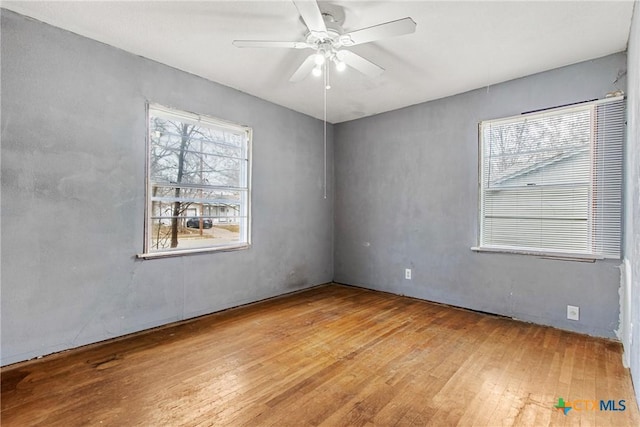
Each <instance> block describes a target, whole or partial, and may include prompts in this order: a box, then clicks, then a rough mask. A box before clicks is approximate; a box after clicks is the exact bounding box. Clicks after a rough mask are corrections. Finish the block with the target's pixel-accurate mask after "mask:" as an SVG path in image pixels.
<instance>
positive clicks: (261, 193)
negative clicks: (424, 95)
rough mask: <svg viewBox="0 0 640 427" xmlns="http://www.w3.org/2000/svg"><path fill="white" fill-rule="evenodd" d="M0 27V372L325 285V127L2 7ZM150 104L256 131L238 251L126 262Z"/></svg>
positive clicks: (328, 261) (139, 221)
mask: <svg viewBox="0 0 640 427" xmlns="http://www.w3.org/2000/svg"><path fill="white" fill-rule="evenodd" d="M1 30H2V34H1V36H2V47H1V49H2V51H1V53H2V57H1V60H2V70H1V71H2V87H1V90H2V100H1V102H2V104H1V108H2V364H8V363H13V362H16V361H20V360H24V359H29V358H32V357H35V356H39V355H43V354H48V353H51V352H55V351H59V350H63V349H68V348H71V347H76V346H79V345H82V344H86V343H90V342H95V341H99V340H104V339H107V338H111V337H114V336H119V335H123V334H126V333H129V332H134V331H138V330H141V329H145V328H149V327H153V326H156V325H161V324H165V323H168V322H172V321H176V320H180V319H185V318H189V317H193V316H197V315H201V314H204V313H210V312H213V311H216V310H220V309H224V308H227V307H231V306H236V305H239V304H243V303H247V302H251V301H255V300H259V299H263V298H266V297H270V296H273V295H278V294H282V293H285V292H289V291H294V290H297V289H301V288H305V287H308V286H310V285H315V284H319V283H324V282H327V281H330V280H331V279H332V275H333V265H332V261H333V257H332V251H333V247H332V235H333V231H332V227H333V207H332V203H333V202H332V197H329V198H328V199H326V200H325V199H323V191H322V177H323V139H322V135H323V132H322V129H323V126H322V122H320V121H318V120H315V119H313V118H310V117H308V116H305V115H302V114H299V113H296V112H293V111H291V110H287V109H285V108H282V107H279V106H277V105H274V104H270V103H268V102H266V101H263V100H260V99H257V98H254V97H251V96H249V95H246V94H244V93H241V92H238V91H235V90H233V89H230V88H227V87H224V86H221V85H218V84H216V83H212V82H210V81H207V80H204V79H201V78H198V77H196V76H193V75H190V74H187V73H184V72H181V71H178V70H175V69H173V68H170V67H167V66H164V65H161V64H158V63H155V62H153V61H149V60H146V59H143V58H140V57H137V56H135V55H131V54H128V53H126V52H123V51H121V50H118V49H114V48H112V47H110V46H106V45H104V44H101V43H98V42H95V41H92V40H89V39H86V38H83V37H79V36H77V35H74V34H72V33H69V32H66V31H62V30H60V29H56V28H54V27H51V26H48V25H45V24H42V23H39V22H36V21H34V20H31V19H27V18H24V17H22V16H20V15H17V14H14V13H12V12H8V11H6V10H3V11H2V26H1ZM147 100H149V101H152V102H157V103H160V104H164V105H168V106H172V107H176V108H180V109H185V110H188V111H195V112H199V113H202V114H209V115H212V116H215V117H219V118H222V119H225V120H229V121H233V122H236V123H241V124H246V125H249V126H251V127H253V130H254V133H253V136H254V139H253V205H252V207H253V239H252V240H253V247H252V248H251V249H249V250H245V251H237V252H227V253H215V254H200V255H191V256H184V257H176V258H166V259H154V260H148V261H141V260H137V259H136V258H135V255H136V254H137V253H140V252H142V244H143V222H144V204H145V199H144V183H145V175H144V173H145V172H144V168H145V132H146V124H145V101H147ZM329 130H330V131H331V130H332V129H331V128H330V129H329ZM329 140H330V142H331V135H330V138H329ZM331 148H332V145H331V144H330V145H329V149H330V151H329V155H330V158H331V156H332V152H331ZM329 165H330V166H331V163H329ZM332 175H333V172H332V171H331V170H330V171H329V176H330V177H331V176H332ZM329 184H330V185H331V181H330V183H329ZM329 190H330V191H329V194H330V195H331V196H332V188H330V189H329Z"/></svg>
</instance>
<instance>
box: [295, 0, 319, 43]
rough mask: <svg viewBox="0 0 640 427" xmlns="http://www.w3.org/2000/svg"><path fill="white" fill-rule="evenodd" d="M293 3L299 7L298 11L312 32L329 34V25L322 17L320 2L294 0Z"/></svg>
mask: <svg viewBox="0 0 640 427" xmlns="http://www.w3.org/2000/svg"><path fill="white" fill-rule="evenodd" d="M293 4H295V5H296V8H298V13H299V14H300V16H301V17H302V20H303V21H304V23H305V24H306V26H307V28H309V31H311V33H312V34H314V35H315V34H318V33H319V34H321V35H325V34H327V26H326V25H325V23H324V19H322V13H321V12H320V8H319V7H318V3H316V2H315V1H309V0H293Z"/></svg>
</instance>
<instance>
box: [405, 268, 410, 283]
mask: <svg viewBox="0 0 640 427" xmlns="http://www.w3.org/2000/svg"><path fill="white" fill-rule="evenodd" d="M404 278H405V279H407V280H411V269H410V268H405V269H404Z"/></svg>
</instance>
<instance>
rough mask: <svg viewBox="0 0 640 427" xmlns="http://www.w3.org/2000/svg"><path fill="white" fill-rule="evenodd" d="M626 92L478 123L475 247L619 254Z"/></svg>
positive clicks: (570, 253) (568, 253)
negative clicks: (478, 194)
mask: <svg viewBox="0 0 640 427" xmlns="http://www.w3.org/2000/svg"><path fill="white" fill-rule="evenodd" d="M624 106H625V103H624V98H622V97H617V98H609V99H605V100H602V101H595V102H590V103H583V104H579V105H575V106H571V107H562V108H555V109H552V110H546V111H544V112H536V113H529V114H523V115H521V116H517V117H511V118H505V119H497V120H489V121H484V122H482V123H480V242H479V243H480V247H479V248H474V249H478V250H483V249H485V250H499V251H514V252H532V253H544V254H549V255H554V254H560V255H577V256H581V255H583V256H586V257H594V258H602V257H605V258H619V257H620V236H621V212H622V153H623V143H624V134H625V128H624V127H625V112H624Z"/></svg>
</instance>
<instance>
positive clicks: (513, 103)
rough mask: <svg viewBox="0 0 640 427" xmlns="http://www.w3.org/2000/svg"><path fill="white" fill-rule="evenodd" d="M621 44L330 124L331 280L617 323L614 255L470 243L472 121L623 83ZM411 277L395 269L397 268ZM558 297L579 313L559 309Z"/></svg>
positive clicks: (558, 320)
mask: <svg viewBox="0 0 640 427" xmlns="http://www.w3.org/2000/svg"><path fill="white" fill-rule="evenodd" d="M625 69H626V57H625V55H624V54H616V55H611V56H608V57H605V58H601V59H597V60H593V61H588V62H585V63H581V64H577V65H573V66H568V67H564V68H561V69H557V70H552V71H549V72H545V73H541V74H537V75H533V76H529V77H526V78H522V79H518V80H513V81H509V82H506V83H502V84H498V85H495V86H491V87H488V88H484V89H479V90H475V91H472V92H468V93H464V94H461V95H457V96H453V97H449V98H445V99H440V100H437V101H433V102H428V103H424V104H419V105H415V106H412V107H408V108H404V109H402V110H397V111H393V112H389V113H384V114H380V115H377V116H374V117H368V118H363V119H359V120H355V121H351V122H346V123H341V124H338V125H336V126H335V140H334V141H335V174H336V175H335V180H336V182H337V183H339V185H338V186H337V188H336V197H335V239H334V240H335V259H334V267H335V275H334V277H335V280H336V281H337V282H341V283H347V284H354V285H360V286H364V287H367V288H372V289H379V290H384V291H389V292H393V293H397V294H404V295H410V296H414V297H418V298H423V299H426V300H431V301H438V302H443V303H447V304H453V305H456V306H462V307H469V308H472V309H475V310H481V311H487V312H491V313H498V314H502V315H507V316H511V317H515V318H518V319H523V320H526V321H531V322H535V323H540V324H546V325H553V326H556V327H559V328H563V329H568V330H574V331H578V332H583V333H587V334H592V335H596V336H603V337H615V330H616V329H617V327H618V316H619V298H618V288H619V284H620V270H619V264H620V261H619V260H606V261H598V262H596V263H584V262H572V261H559V260H549V259H540V258H537V257H532V256H526V255H507V254H494V253H475V252H472V251H471V250H470V249H469V248H470V247H471V246H474V245H476V236H477V233H478V226H477V204H478V202H477V200H478V130H477V124H478V122H479V121H481V120H485V119H492V118H497V117H503V116H511V115H515V114H519V113H521V112H524V111H530V110H534V109H539V108H546V107H551V106H556V105H561V104H566V103H571V102H577V101H583V100H587V99H592V98H602V97H604V95H605V94H606V93H607V92H609V91H612V90H615V89H623V90H624V89H626V87H625V80H624V78H622V79H620V80H619V81H618V82H617V83H614V81H615V80H616V77H617V76H618V75H619V73H621V72H623V71H624V70H625ZM405 268H412V269H413V280H410V281H409V280H404V269H405ZM567 304H571V305H577V306H579V307H580V316H581V318H580V321H577V322H576V321H569V320H566V306H567Z"/></svg>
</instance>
